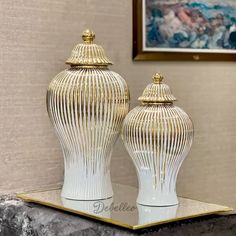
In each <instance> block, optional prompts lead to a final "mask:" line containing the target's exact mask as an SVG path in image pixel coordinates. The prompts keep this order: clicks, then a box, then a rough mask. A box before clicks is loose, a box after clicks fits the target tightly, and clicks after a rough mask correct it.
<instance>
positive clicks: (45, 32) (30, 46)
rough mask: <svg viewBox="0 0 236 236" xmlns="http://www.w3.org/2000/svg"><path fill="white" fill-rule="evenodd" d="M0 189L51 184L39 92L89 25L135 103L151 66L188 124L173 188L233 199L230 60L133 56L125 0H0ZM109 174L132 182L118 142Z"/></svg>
mask: <svg viewBox="0 0 236 236" xmlns="http://www.w3.org/2000/svg"><path fill="white" fill-rule="evenodd" d="M0 21H1V24H0V31H1V34H0V73H1V76H0V82H1V84H0V110H1V112H0V134H1V135H0V159H1V162H0V193H1V194H3V193H8V192H16V191H17V192H20V191H23V190H32V189H37V188H48V187H49V186H55V185H59V184H60V183H61V181H62V175H63V163H62V155H61V150H60V147H59V145H58V142H57V140H56V137H55V135H54V133H53V130H52V127H51V125H50V123H49V120H48V117H47V113H46V108H45V92H46V88H47V85H48V83H49V81H50V80H51V78H52V77H53V76H54V75H56V74H57V73H58V72H60V71H61V70H62V69H64V68H65V67H66V66H65V65H64V61H65V59H66V58H67V57H68V56H69V54H70V51H71V49H72V47H73V46H74V45H75V44H76V43H78V42H79V41H80V40H81V39H80V35H81V31H82V30H83V29H85V28H86V27H90V28H92V29H93V30H94V31H95V32H96V39H97V40H96V42H97V43H99V44H102V45H103V46H104V48H105V49H106V51H107V54H108V55H109V57H110V58H111V59H112V60H113V62H114V63H115V65H114V66H113V67H112V69H113V70H115V71H117V72H118V73H120V74H121V75H122V76H123V77H124V78H125V79H126V80H127V82H128V84H129V87H130V91H131V98H132V103H131V107H134V106H136V105H137V104H138V102H137V97H138V96H139V95H140V94H141V92H142V90H143V89H144V87H145V86H146V85H147V83H149V82H150V79H151V76H152V74H153V73H155V72H156V71H161V72H162V73H163V74H164V75H165V77H166V82H167V83H168V84H169V85H170V86H171V88H172V91H173V92H174V94H175V96H176V97H177V98H178V100H179V102H177V104H178V105H179V106H181V107H182V108H184V109H185V110H186V111H187V112H188V113H189V114H190V115H191V117H192V119H193V121H194V124H195V140H194V145H193V148H192V151H191V153H190V155H189V157H188V160H186V162H185V163H184V166H183V168H182V170H181V173H180V175H179V179H178V193H179V194H180V195H182V196H183V195H184V196H190V197H193V198H196V199H201V200H206V201H212V202H216V203H222V204H228V205H232V206H235V207H236V154H235V152H236V122H235V121H236V92H235V85H236V78H235V74H236V67H235V63H233V62H222V63H213V62H209V63H206V62H133V61H132V58H131V54H132V34H131V32H132V4H131V0H120V1H117V0H103V1H99V0H79V1H78V0H70V1H69V0H54V1H50V0H41V1H36V0H24V1H20V0H18V1H17V0H12V1H8V0H1V1H0ZM112 177H113V180H114V181H117V182H120V183H125V184H132V185H136V184H137V181H136V175H135V171H134V168H133V165H132V163H131V161H130V158H129V157H128V155H127V153H126V151H125V150H124V147H123V145H122V144H121V142H119V143H118V144H117V146H116V148H115V152H114V155H113V160H112Z"/></svg>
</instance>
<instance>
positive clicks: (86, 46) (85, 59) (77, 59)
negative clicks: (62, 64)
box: [66, 29, 112, 66]
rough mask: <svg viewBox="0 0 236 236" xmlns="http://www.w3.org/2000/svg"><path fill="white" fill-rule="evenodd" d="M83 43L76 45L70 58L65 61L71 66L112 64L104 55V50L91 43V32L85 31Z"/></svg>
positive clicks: (93, 35)
mask: <svg viewBox="0 0 236 236" xmlns="http://www.w3.org/2000/svg"><path fill="white" fill-rule="evenodd" d="M82 39H83V40H84V42H83V43H80V44H77V45H76V46H75V47H74V48H73V50H72V52H71V56H70V57H69V58H68V60H67V61H66V63H67V64H70V65H71V66H108V65H112V62H111V61H110V60H109V59H108V58H107V56H106V55H105V51H104V49H103V48H102V47H101V46H100V45H97V44H94V43H93V40H94V39H95V34H94V32H92V31H91V30H88V29H87V30H85V31H84V32H83V34H82Z"/></svg>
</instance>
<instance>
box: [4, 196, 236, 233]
mask: <svg viewBox="0 0 236 236" xmlns="http://www.w3.org/2000/svg"><path fill="white" fill-rule="evenodd" d="M87 235H88V236H90V235H92V236H93V235H94V236H95V235H99V236H110V235H113V236H121V235H122V236H123V235H124V236H126V235H127V236H134V235H150V236H152V235H157V236H165V235H168V236H169V235H170V236H172V235H174V236H199V235H201V236H202V235H203V236H206V235H207V236H222V235H224V236H231V235H232V236H234V235H236V215H224V216H208V217H201V218H196V219H192V220H184V221H179V222H175V223H170V224H165V225H162V226H158V227H157V226H156V227H152V228H147V229H143V230H137V231H132V230H126V229H123V228H120V227H115V226H112V225H108V224H105V223H100V222H96V221H93V220H89V219H86V218H82V217H79V216H75V215H73V214H68V213H65V212H62V211H58V210H55V209H52V208H47V207H44V206H40V205H36V204H32V203H26V202H23V201H21V200H18V199H16V198H14V197H11V196H4V197H1V198H0V236H87Z"/></svg>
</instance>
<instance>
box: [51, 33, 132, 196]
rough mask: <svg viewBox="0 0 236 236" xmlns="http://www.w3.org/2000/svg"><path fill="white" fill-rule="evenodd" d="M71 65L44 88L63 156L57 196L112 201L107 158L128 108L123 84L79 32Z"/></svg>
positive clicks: (90, 36)
mask: <svg viewBox="0 0 236 236" xmlns="http://www.w3.org/2000/svg"><path fill="white" fill-rule="evenodd" d="M82 38H83V40H84V42H83V43H80V44H78V45H76V46H75V47H74V49H73V51H72V54H71V56H70V58H69V59H68V60H67V61H66V63H67V64H69V65H70V68H69V69H66V70H64V71H62V72H61V73H59V74H58V75H57V76H56V77H55V78H54V79H53V80H52V81H51V83H50V84H49V88H48V91H47V110H48V114H49V118H50V120H51V122H52V124H53V126H54V129H55V131H56V134H57V137H58V139H59V141H60V144H61V147H62V151H63V156H64V184H63V189H62V197H64V198H68V199H76V200H96V199H106V198H109V197H112V195H113V191H112V185H111V179H110V160H111V155H112V149H113V146H114V144H115V142H116V140H117V138H118V136H119V134H120V131H121V126H122V122H123V120H124V118H125V116H126V114H127V113H128V109H129V91H128V87H127V84H126V82H125V80H124V79H123V78H122V77H121V76H120V75H119V74H117V73H115V72H113V71H110V70H109V69H108V66H109V65H111V64H112V62H111V61H110V60H109V59H108V58H107V57H106V55H105V52H104V49H103V48H102V47H101V46H99V45H97V44H94V43H93V40H94V38H95V35H94V33H93V32H92V31H90V30H86V31H84V33H83V35H82Z"/></svg>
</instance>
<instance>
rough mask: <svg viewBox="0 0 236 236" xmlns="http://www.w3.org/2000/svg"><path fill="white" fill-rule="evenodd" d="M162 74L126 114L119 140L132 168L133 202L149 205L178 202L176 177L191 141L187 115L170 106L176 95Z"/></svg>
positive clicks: (191, 131) (189, 123) (156, 77)
mask: <svg viewBox="0 0 236 236" xmlns="http://www.w3.org/2000/svg"><path fill="white" fill-rule="evenodd" d="M162 80H163V76H161V75H160V74H158V73H157V74H156V75H154V76H153V83H151V84H149V85H148V86H147V87H146V89H145V90H144V92H143V95H142V96H141V97H140V98H139V100H140V101H141V102H142V104H141V105H140V106H138V107H135V108H134V109H133V110H131V111H130V112H129V114H128V115H127V116H126V118H125V120H124V124H123V128H122V139H123V141H124V144H125V147H126V149H127V150H128V152H129V155H130V156H131V158H132V160H133V163H134V165H135V168H136V172H137V175H138V181H139V193H138V198H137V203H139V204H142V205H150V206H171V205H176V204H178V198H177V195H176V179H177V175H178V172H179V169H180V167H181V165H182V163H183V161H184V159H185V158H186V156H187V154H188V152H189V150H190V148H191V145H192V140H193V124H192V121H191V120H190V118H189V116H188V115H187V114H186V113H185V112H184V111H183V110H182V109H181V108H179V107H177V106H174V105H173V102H174V101H175V100H176V98H175V97H174V96H173V95H172V93H171V90H170V88H169V86H168V85H166V84H164V83H163V82H162Z"/></svg>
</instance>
